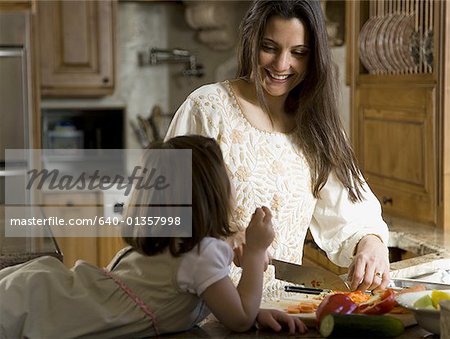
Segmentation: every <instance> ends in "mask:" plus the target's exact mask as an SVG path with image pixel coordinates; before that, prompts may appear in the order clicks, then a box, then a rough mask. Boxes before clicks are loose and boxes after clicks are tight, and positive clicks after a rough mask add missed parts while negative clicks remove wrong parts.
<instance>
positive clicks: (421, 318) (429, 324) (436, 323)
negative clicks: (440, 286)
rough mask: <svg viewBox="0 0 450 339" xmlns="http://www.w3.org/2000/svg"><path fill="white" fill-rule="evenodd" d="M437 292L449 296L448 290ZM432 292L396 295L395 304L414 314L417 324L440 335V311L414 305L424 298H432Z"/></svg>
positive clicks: (449, 291)
mask: <svg viewBox="0 0 450 339" xmlns="http://www.w3.org/2000/svg"><path fill="white" fill-rule="evenodd" d="M439 292H445V293H447V294H450V290H442V291H439ZM432 293H433V291H430V290H428V291H420V292H412V293H405V294H401V295H398V296H397V297H396V300H397V302H398V303H399V304H400V305H401V306H403V307H405V308H407V309H408V310H410V311H411V312H413V313H414V316H415V318H416V320H417V323H418V324H419V325H420V326H421V327H423V328H424V329H426V330H427V331H430V332H432V333H435V334H440V332H441V331H440V310H438V309H435V308H434V307H433V308H427V307H417V306H415V303H416V302H417V301H418V300H419V299H421V298H423V297H424V296H427V295H428V296H430V297H431V296H432ZM419 306H421V305H420V304H419Z"/></svg>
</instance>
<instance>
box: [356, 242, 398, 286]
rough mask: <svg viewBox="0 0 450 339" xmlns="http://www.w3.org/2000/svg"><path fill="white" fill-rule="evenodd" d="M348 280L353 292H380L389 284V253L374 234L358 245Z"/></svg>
mask: <svg viewBox="0 0 450 339" xmlns="http://www.w3.org/2000/svg"><path fill="white" fill-rule="evenodd" d="M348 278H349V281H350V282H351V286H350V288H351V289H352V290H356V289H358V290H361V291H366V290H378V289H384V288H386V286H387V284H388V283H389V280H390V276H389V251H388V249H387V247H386V245H385V244H384V243H383V242H382V241H381V240H380V238H378V237H377V236H375V235H373V234H369V235H366V236H365V237H364V238H362V239H361V241H360V242H359V243H358V246H357V248H356V255H355V257H354V259H353V262H352V264H351V265H350V267H349V271H348Z"/></svg>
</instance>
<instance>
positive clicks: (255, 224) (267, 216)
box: [245, 206, 275, 251]
mask: <svg viewBox="0 0 450 339" xmlns="http://www.w3.org/2000/svg"><path fill="white" fill-rule="evenodd" d="M274 237H275V231H274V230H273V226H272V213H271V212H270V210H269V209H268V208H267V207H265V206H263V207H262V208H257V209H256V210H255V213H253V216H252V219H251V220H250V223H249V225H248V227H247V229H246V230H245V248H246V250H264V251H265V250H266V249H267V247H269V246H270V244H271V243H272V241H273V239H274Z"/></svg>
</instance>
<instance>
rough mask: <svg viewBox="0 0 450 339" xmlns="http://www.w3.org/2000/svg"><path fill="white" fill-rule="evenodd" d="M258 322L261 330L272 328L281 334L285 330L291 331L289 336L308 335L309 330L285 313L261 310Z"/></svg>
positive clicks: (257, 318) (298, 320)
mask: <svg viewBox="0 0 450 339" xmlns="http://www.w3.org/2000/svg"><path fill="white" fill-rule="evenodd" d="M256 321H257V323H258V325H259V327H261V328H270V329H272V330H273V331H275V332H279V331H281V330H282V329H283V327H284V328H287V329H288V330H289V334H295V333H306V332H307V331H308V328H307V327H306V325H305V324H304V323H303V322H302V321H301V320H300V319H299V318H296V317H291V316H289V315H288V314H287V313H285V312H281V311H278V310H269V309H260V310H259V313H258V316H257V317H256Z"/></svg>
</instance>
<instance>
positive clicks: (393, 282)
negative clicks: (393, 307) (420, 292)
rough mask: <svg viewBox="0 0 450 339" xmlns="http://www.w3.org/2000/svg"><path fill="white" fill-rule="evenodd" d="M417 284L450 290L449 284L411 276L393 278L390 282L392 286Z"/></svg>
mask: <svg viewBox="0 0 450 339" xmlns="http://www.w3.org/2000/svg"><path fill="white" fill-rule="evenodd" d="M417 285H423V286H424V287H425V288H426V289H427V290H450V285H449V284H444V283H439V282H430V281H427V280H422V279H410V278H391V282H390V284H389V286H390V287H400V288H406V287H412V286H417Z"/></svg>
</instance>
